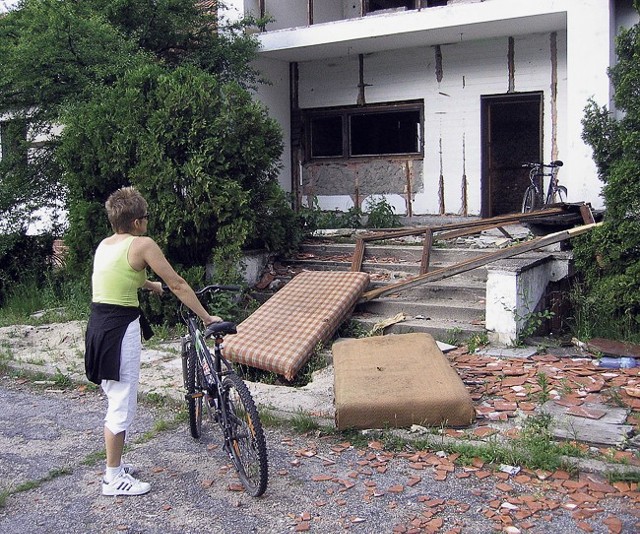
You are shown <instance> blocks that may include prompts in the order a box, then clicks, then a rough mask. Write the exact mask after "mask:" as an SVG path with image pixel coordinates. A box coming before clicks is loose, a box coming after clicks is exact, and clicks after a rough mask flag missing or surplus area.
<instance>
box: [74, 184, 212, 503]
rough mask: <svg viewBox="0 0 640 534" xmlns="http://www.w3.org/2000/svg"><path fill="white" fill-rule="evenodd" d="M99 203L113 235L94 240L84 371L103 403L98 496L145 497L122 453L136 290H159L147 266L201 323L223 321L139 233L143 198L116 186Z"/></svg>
mask: <svg viewBox="0 0 640 534" xmlns="http://www.w3.org/2000/svg"><path fill="white" fill-rule="evenodd" d="M105 207H106V210H107V216H108V218H109V222H110V223H111V227H112V228H113V232H114V233H113V235H111V236H110V237H107V238H106V239H104V240H103V241H102V242H101V243H100V244H99V245H98V248H97V249H96V253H95V256H94V263H93V275H92V279H91V285H92V304H91V316H90V317H89V323H88V325H87V335H86V340H85V349H86V351H85V369H86V372H87V377H88V378H89V380H91V381H92V382H94V383H96V384H100V385H101V386H102V389H103V391H104V392H105V394H106V396H107V400H108V408H107V415H106V417H105V424H104V441H105V450H106V454H107V465H106V471H105V475H104V478H103V481H102V494H103V495H143V494H145V493H147V492H148V491H149V490H150V489H151V486H150V485H149V484H148V483H146V482H141V481H140V480H137V479H136V478H134V477H133V476H132V473H133V472H134V468H133V466H131V465H129V464H123V463H122V451H123V448H124V441H125V435H126V432H127V430H128V428H129V426H130V425H131V422H132V421H133V417H134V415H135V412H136V407H137V394H138V379H139V376H140V353H141V351H142V340H141V324H140V309H139V302H138V289H139V288H144V289H148V290H150V291H153V292H154V293H158V294H161V293H162V283H161V282H151V281H149V280H147V267H150V268H151V270H152V271H153V272H154V273H155V274H156V275H158V276H159V277H160V278H161V279H162V280H163V281H164V283H165V284H166V285H167V286H168V287H169V289H170V290H171V291H172V292H173V293H174V294H175V295H176V296H177V297H178V298H179V299H180V300H181V301H182V302H183V303H184V304H185V305H186V306H188V307H189V308H190V309H191V310H192V311H193V312H194V313H196V314H197V315H198V317H200V319H202V321H203V322H204V324H205V325H208V324H210V323H212V322H216V321H221V319H220V318H219V317H216V316H214V315H209V313H208V312H207V310H205V309H204V307H203V306H202V304H201V303H200V301H199V300H198V298H197V297H196V295H195V293H194V292H193V289H191V287H190V286H189V284H187V282H186V281H185V280H184V279H183V278H182V277H181V276H180V275H178V273H176V272H175V270H174V269H173V267H171V265H170V264H169V262H168V261H167V259H166V258H165V256H164V254H163V253H162V251H161V250H160V247H159V246H158V244H157V243H156V242H155V241H154V240H153V239H151V238H150V237H144V236H143V234H145V233H146V231H147V225H148V223H149V213H148V211H147V202H146V200H145V199H144V198H143V197H142V195H141V194H140V193H139V192H138V191H137V190H136V189H135V188H133V187H123V188H121V189H118V190H117V191H116V192H114V193H113V194H111V196H110V197H109V198H108V199H107V202H106V204H105ZM144 326H145V325H143V327H142V328H143V329H144ZM146 333H147V332H145V334H146ZM147 337H150V336H148V335H145V338H147Z"/></svg>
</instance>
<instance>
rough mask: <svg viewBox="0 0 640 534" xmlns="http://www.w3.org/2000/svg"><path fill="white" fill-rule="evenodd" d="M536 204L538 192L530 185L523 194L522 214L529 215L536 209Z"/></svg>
mask: <svg viewBox="0 0 640 534" xmlns="http://www.w3.org/2000/svg"><path fill="white" fill-rule="evenodd" d="M538 204H539V202H538V192H537V191H536V188H535V187H533V186H532V185H530V186H529V187H527V189H526V191H525V192H524V197H523V198H522V213H529V212H530V211H534V210H536V209H538V207H539V206H538Z"/></svg>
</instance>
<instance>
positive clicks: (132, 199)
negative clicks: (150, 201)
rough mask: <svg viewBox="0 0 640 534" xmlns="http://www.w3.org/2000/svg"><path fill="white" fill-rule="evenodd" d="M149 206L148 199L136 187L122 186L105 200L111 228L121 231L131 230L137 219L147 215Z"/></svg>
mask: <svg viewBox="0 0 640 534" xmlns="http://www.w3.org/2000/svg"><path fill="white" fill-rule="evenodd" d="M147 207H148V206H147V201H146V200H145V199H144V197H143V196H142V195H141V194H140V192H139V191H138V190H137V189H136V188H135V187H121V188H120V189H118V190H117V191H114V192H113V193H111V195H109V198H108V199H107V202H105V208H106V209H107V217H108V218H109V223H111V228H113V231H114V232H120V233H125V232H129V231H131V230H132V229H133V223H134V222H135V220H136V219H141V218H142V217H144V216H145V215H147Z"/></svg>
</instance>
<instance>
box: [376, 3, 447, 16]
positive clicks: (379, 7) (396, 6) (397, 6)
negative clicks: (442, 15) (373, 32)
mask: <svg viewBox="0 0 640 534" xmlns="http://www.w3.org/2000/svg"><path fill="white" fill-rule="evenodd" d="M446 5H447V0H366V4H365V12H366V13H375V12H376V11H384V10H387V9H388V10H396V11H397V10H403V9H404V10H410V9H418V8H419V7H437V6H446Z"/></svg>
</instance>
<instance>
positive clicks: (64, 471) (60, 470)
mask: <svg viewBox="0 0 640 534" xmlns="http://www.w3.org/2000/svg"><path fill="white" fill-rule="evenodd" d="M72 472H73V469H71V468H70V467H56V468H54V469H51V470H50V471H49V472H48V473H47V474H46V475H45V476H43V477H42V478H39V479H37V480H28V481H26V482H23V483H22V484H19V485H18V486H16V487H15V488H13V489H5V490H3V491H2V492H0V508H4V507H5V506H6V503H7V499H8V498H9V497H10V496H11V495H15V494H16V493H22V492H24V491H29V490H32V489H35V488H39V487H40V486H42V484H44V483H45V482H49V481H50V480H54V479H56V478H58V477H60V476H63V475H70V474H71V473H72Z"/></svg>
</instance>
